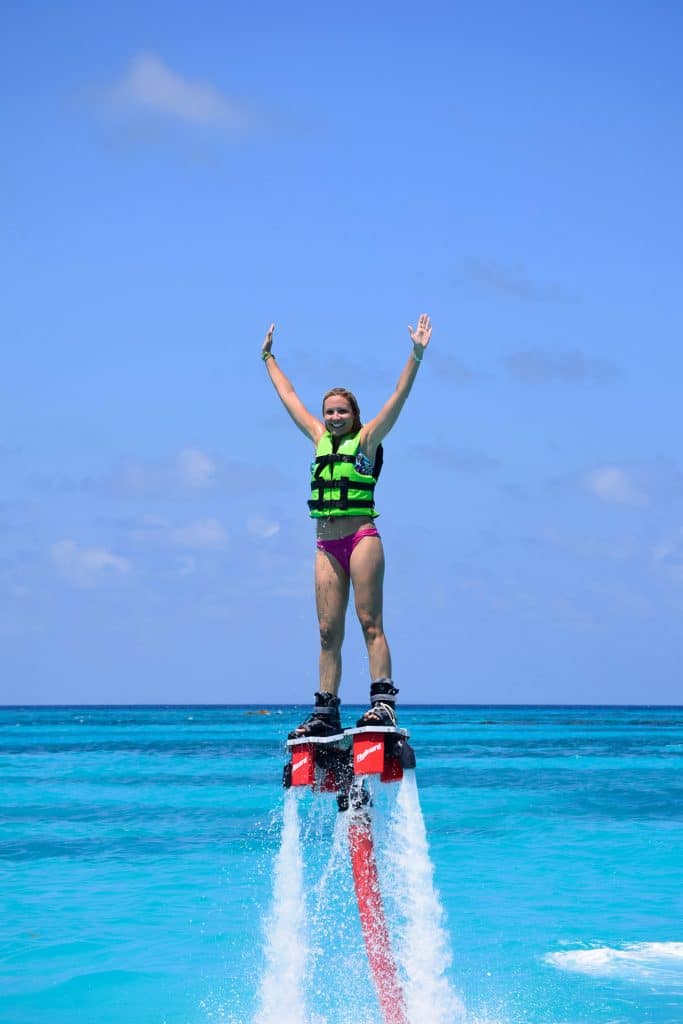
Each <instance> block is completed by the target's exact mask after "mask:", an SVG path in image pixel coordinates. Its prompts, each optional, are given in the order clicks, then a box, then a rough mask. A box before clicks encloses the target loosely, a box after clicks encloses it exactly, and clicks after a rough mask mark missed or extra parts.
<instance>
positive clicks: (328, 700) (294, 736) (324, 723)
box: [288, 693, 344, 740]
mask: <svg viewBox="0 0 683 1024" xmlns="http://www.w3.org/2000/svg"><path fill="white" fill-rule="evenodd" d="M340 703H341V701H340V700H339V697H334V696H333V695H332V694H331V693H316V695H315V704H314V706H313V711H312V712H311V714H310V715H309V716H308V718H305V719H304V721H303V722H302V723H301V725H299V726H297V728H296V729H293V730H292V731H291V732H290V734H289V737H288V738H289V739H290V740H303V739H306V738H307V737H308V736H322V737H327V736H336V735H338V734H341V733H343V731H344V730H343V729H342V724H341V719H340V717H339V705H340Z"/></svg>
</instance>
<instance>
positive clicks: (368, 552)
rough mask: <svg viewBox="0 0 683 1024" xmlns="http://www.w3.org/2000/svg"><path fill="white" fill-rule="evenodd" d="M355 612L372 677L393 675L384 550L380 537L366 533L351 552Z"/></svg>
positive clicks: (373, 678)
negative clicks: (384, 588)
mask: <svg viewBox="0 0 683 1024" xmlns="http://www.w3.org/2000/svg"><path fill="white" fill-rule="evenodd" d="M351 581H352V583H353V594H354V600H355V604H356V614H357V615H358V621H359V622H360V624H361V629H362V630H363V636H364V637H365V643H366V646H367V648H368V658H369V659H370V678H371V679H372V680H375V679H391V654H390V652H389V645H388V644H387V638H386V637H385V635H384V623H383V620H382V585H383V583H384V551H383V549H382V541H381V540H380V539H379V537H363V538H362V539H361V540H360V541H359V542H358V544H356V546H355V548H354V549H353V552H352V554H351Z"/></svg>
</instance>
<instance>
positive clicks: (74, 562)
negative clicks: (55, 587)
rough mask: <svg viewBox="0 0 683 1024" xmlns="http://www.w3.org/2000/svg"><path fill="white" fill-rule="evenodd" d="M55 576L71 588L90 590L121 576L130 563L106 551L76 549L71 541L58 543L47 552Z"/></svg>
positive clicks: (102, 549) (77, 547) (104, 549)
mask: <svg viewBox="0 0 683 1024" xmlns="http://www.w3.org/2000/svg"><path fill="white" fill-rule="evenodd" d="M50 557H51V560H52V564H53V566H54V567H55V569H56V570H57V572H58V574H59V575H60V576H61V577H62V578H63V579H65V580H67V581H68V582H69V583H71V584H72V585H73V586H75V587H94V586H98V585H99V584H101V583H104V582H106V581H107V580H109V579H111V578H113V577H120V576H125V575H126V574H127V573H128V571H129V570H130V562H129V561H128V559H127V558H122V557H121V555H115V554H114V553H113V552H111V551H107V549H106V548H85V547H79V545H78V544H76V542H75V541H73V540H60V541H58V542H57V543H56V544H53V545H52V547H51V548H50Z"/></svg>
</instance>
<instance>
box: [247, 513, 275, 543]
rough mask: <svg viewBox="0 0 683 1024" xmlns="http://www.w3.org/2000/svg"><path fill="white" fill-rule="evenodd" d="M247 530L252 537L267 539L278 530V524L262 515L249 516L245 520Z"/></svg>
mask: <svg viewBox="0 0 683 1024" xmlns="http://www.w3.org/2000/svg"><path fill="white" fill-rule="evenodd" d="M247 530H248V531H249V533H250V534H251V535H252V536H253V537H261V538H262V539H267V538H268V537H274V536H275V535H276V534H277V533H279V532H280V524H279V523H276V522H274V521H273V520H268V519H264V517H263V516H258V515H254V516H250V517H249V519H248V520H247Z"/></svg>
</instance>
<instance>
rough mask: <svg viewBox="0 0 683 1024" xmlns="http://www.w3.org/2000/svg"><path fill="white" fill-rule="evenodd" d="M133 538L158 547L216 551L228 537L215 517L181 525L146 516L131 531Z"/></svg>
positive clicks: (225, 543) (225, 544)
mask: <svg viewBox="0 0 683 1024" xmlns="http://www.w3.org/2000/svg"><path fill="white" fill-rule="evenodd" d="M132 538H133V540H135V541H137V542H138V543H143V544H154V545H158V546H160V547H171V548H194V549H198V550H206V551H216V550H220V549H221V548H224V547H226V546H227V545H228V543H229V541H230V538H229V536H228V534H227V532H226V530H225V529H224V527H223V526H222V524H221V523H219V521H218V520H217V519H212V518H207V519H195V520H193V521H192V522H189V523H185V524H183V525H181V526H177V525H174V524H172V523H169V522H168V521H167V520H166V519H159V518H156V517H153V516H146V517H145V518H144V519H143V521H142V524H141V525H140V526H138V527H136V529H134V530H133V531H132Z"/></svg>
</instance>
